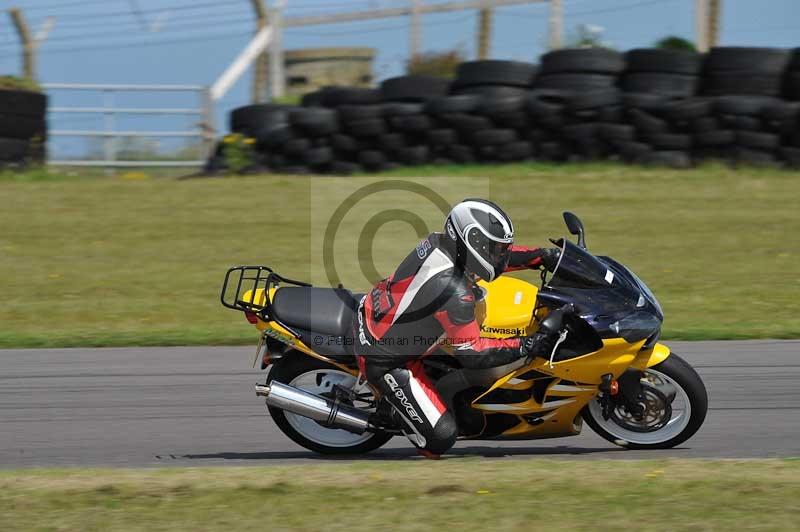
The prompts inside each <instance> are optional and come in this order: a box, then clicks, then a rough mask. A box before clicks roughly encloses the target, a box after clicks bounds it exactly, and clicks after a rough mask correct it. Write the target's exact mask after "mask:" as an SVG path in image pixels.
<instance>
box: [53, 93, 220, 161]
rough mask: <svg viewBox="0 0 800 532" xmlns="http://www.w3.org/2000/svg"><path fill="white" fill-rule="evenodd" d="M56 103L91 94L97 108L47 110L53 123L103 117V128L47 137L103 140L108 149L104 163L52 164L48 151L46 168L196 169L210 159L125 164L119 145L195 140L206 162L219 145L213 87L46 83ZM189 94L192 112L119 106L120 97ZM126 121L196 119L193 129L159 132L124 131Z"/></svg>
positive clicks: (65, 131)
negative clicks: (60, 95)
mask: <svg viewBox="0 0 800 532" xmlns="http://www.w3.org/2000/svg"><path fill="white" fill-rule="evenodd" d="M42 86H43V88H44V89H45V90H46V91H47V92H48V94H49V95H50V97H51V101H52V97H53V95H54V92H55V91H88V92H94V93H96V94H97V96H98V100H99V101H98V104H97V105H96V106H85V107H79V106H75V107H72V106H70V107H64V106H51V107H49V108H48V110H47V112H48V118H49V119H50V120H49V121H50V122H51V123H53V122H54V121H53V120H52V117H53V116H54V115H55V116H59V115H70V114H71V115H89V116H91V115H94V116H97V115H101V116H102V117H103V124H102V127H97V128H92V129H52V130H50V131H49V132H48V136H49V137H50V138H53V139H58V138H59V137H84V138H100V139H102V143H103V156H102V157H101V158H100V159H94V158H93V159H88V158H80V157H74V158H73V157H68V158H53V157H51V156H50V155H49V154H50V153H51V152H52V150H48V159H47V163H48V164H50V165H53V166H97V167H106V168H121V167H181V166H186V167H196V166H202V165H203V164H204V163H205V159H202V158H195V159H193V160H135V161H134V160H124V159H120V158H119V157H118V156H117V155H118V147H119V143H118V141H119V139H122V138H126V137H127V138H151V139H153V138H188V139H191V138H196V139H198V144H200V145H201V146H202V148H203V149H201V150H200V152H199V153H200V154H201V155H202V156H203V157H207V156H208V155H209V153H210V151H211V149H213V145H214V136H215V132H214V115H213V113H214V110H213V102H212V100H211V97H210V94H209V89H208V87H204V86H202V85H108V84H99V85H97V84H85V83H46V84H43V85H42ZM144 92H149V93H153V94H157V93H188V94H190V95H191V94H192V93H193V94H195V95H196V98H197V100H196V101H197V104H196V106H191V107H188V106H187V107H138V106H137V107H118V106H117V104H116V101H117V99H118V96H119V95H120V94H121V93H144ZM122 115H142V116H148V115H150V116H153V115H160V116H187V117H196V118H197V121H196V122H195V123H194V124H193V127H191V128H188V129H174V130H155V129H138V128H137V129H136V130H124V129H123V130H120V129H119V127H118V118H119V117H120V116H122Z"/></svg>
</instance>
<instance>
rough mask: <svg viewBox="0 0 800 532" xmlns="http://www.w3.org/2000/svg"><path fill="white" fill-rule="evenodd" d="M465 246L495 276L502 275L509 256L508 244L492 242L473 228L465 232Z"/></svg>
mask: <svg viewBox="0 0 800 532" xmlns="http://www.w3.org/2000/svg"><path fill="white" fill-rule="evenodd" d="M467 244H469V247H470V248H472V250H473V251H474V252H475V253H477V254H478V255H479V256H480V258H482V259H483V260H484V261H486V263H487V265H488V266H490V267H491V268H492V269H493V270H494V275H495V276H497V275H499V274H500V273H502V272H503V271H504V270H505V269H506V266H508V259H509V257H510V254H511V243H510V242H498V241H497V240H493V239H491V238H489V237H488V236H486V235H485V234H484V233H483V231H481V230H480V229H478V228H477V227H473V228H472V229H470V230H469V231H468V232H467Z"/></svg>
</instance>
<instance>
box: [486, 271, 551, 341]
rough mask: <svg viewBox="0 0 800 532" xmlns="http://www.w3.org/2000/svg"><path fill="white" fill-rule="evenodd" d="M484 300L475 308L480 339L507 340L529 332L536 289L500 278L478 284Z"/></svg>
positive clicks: (537, 290)
mask: <svg viewBox="0 0 800 532" xmlns="http://www.w3.org/2000/svg"><path fill="white" fill-rule="evenodd" d="M478 286H480V287H481V288H482V289H483V292H484V297H483V299H482V300H481V301H478V303H477V305H476V308H475V318H476V319H477V320H478V323H479V324H480V326H481V336H484V337H486V338H508V337H511V336H525V335H527V334H529V333H530V332H532V330H531V323H532V316H533V309H534V308H535V306H536V294H538V292H539V289H538V288H537V287H536V286H534V285H532V284H531V283H529V282H527V281H523V280H522V279H516V278H514V277H509V276H503V277H500V278H498V279H495V280H494V281H492V282H490V283H487V282H484V281H479V282H478Z"/></svg>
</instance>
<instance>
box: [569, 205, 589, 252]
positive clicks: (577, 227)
mask: <svg viewBox="0 0 800 532" xmlns="http://www.w3.org/2000/svg"><path fill="white" fill-rule="evenodd" d="M564 223H566V224H567V229H569V232H570V233H571V234H573V235H577V236H578V246H580V247H582V248H583V249H586V236H585V233H584V230H583V222H581V219H580V218H578V217H577V216H575V215H574V214H573V213H571V212H569V211H564Z"/></svg>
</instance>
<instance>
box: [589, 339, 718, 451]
mask: <svg viewBox="0 0 800 532" xmlns="http://www.w3.org/2000/svg"><path fill="white" fill-rule="evenodd" d="M642 379H643V385H644V386H643V390H644V397H643V398H642V402H643V403H644V407H645V411H644V415H642V416H638V417H637V416H633V415H631V414H630V413H629V412H628V411H627V410H626V409H625V407H623V406H618V407H616V408H615V409H614V410H613V411H612V412H611V416H610V417H609V419H604V418H603V406H602V404H601V402H600V400H599V399H594V400H593V401H592V402H591V403H589V404H588V405H587V406H586V407H585V408H584V409H583V419H584V421H586V423H587V424H588V425H589V426H590V427H592V430H594V431H595V432H596V433H597V434H599V435H600V436H602V437H603V438H605V439H606V440H608V441H610V442H612V443H615V444H617V445H620V446H622V447H627V448H629V449H669V448H672V447H675V446H676V445H679V444H681V443H683V442H684V441H686V440H688V439H689V438H691V437H692V436H693V435H694V434H695V432H697V431H698V429H699V428H700V426H701V425H702V424H703V421H704V420H705V418H706V411H707V410H708V395H707V393H706V388H705V385H704V384H703V381H702V380H701V379H700V376H699V375H698V374H697V372H696V371H695V370H694V368H692V366H690V365H689V364H688V363H687V362H686V361H685V360H683V359H682V358H680V357H679V356H678V355H676V354H674V353H673V354H671V355H670V356H669V357H667V359H666V360H664V361H663V362H661V363H659V364H656V365H655V366H653V367H651V368H647V369H646V370H645V371H644V375H643V377H642ZM673 394H674V395H673Z"/></svg>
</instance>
